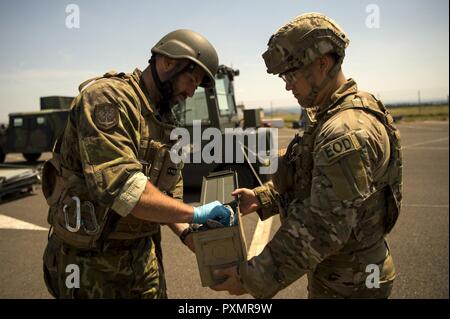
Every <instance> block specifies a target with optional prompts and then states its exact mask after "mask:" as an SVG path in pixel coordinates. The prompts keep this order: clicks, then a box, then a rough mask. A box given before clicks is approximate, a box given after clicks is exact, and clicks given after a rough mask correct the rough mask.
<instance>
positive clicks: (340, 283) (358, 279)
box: [308, 244, 396, 299]
mask: <svg viewBox="0 0 450 319" xmlns="http://www.w3.org/2000/svg"><path fill="white" fill-rule="evenodd" d="M386 245H387V244H386ZM386 248H388V247H387V246H386ZM381 253H383V250H381ZM385 254H386V255H385V257H383V260H381V261H380V262H377V263H375V264H376V265H377V266H378V269H379V270H380V274H379V280H378V287H372V288H369V287H367V284H366V279H367V277H368V273H366V272H365V269H364V268H365V265H366V263H363V264H362V266H361V265H360V264H359V263H358V262H357V263H354V264H353V267H348V268H343V267H339V265H336V264H334V265H333V266H334V267H330V266H331V265H330V264H329V265H322V264H320V265H319V266H318V267H317V268H316V270H315V271H314V272H313V273H308V298H310V299H344V298H351V299H387V298H389V296H390V295H391V291H392V288H393V286H394V279H395V272H396V271H395V266H394V263H393V260H392V255H391V254H390V251H389V249H388V250H387V251H386V252H385ZM360 261H361V260H360ZM353 262H354V261H353ZM350 265H351V263H349V266H350Z"/></svg>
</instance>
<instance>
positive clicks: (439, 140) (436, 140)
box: [402, 137, 448, 149]
mask: <svg viewBox="0 0 450 319" xmlns="http://www.w3.org/2000/svg"><path fill="white" fill-rule="evenodd" d="M443 141H448V137H443V138H437V139H435V140H430V141H425V142H420V143H414V144H410V145H406V146H402V149H406V148H411V147H415V146H420V145H427V144H433V143H437V142H443Z"/></svg>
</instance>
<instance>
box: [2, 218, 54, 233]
mask: <svg viewBox="0 0 450 319" xmlns="http://www.w3.org/2000/svg"><path fill="white" fill-rule="evenodd" d="M0 229H21V230H43V231H48V228H45V227H41V226H38V225H35V224H31V223H27V222H24V221H22V220H19V219H15V218H12V217H9V216H6V215H2V214H0Z"/></svg>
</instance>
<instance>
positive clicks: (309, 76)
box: [303, 55, 344, 108]
mask: <svg viewBox="0 0 450 319" xmlns="http://www.w3.org/2000/svg"><path fill="white" fill-rule="evenodd" d="M343 61H344V56H343V55H342V56H340V57H339V60H338V61H337V62H336V64H335V65H334V66H333V67H332V68H331V70H330V71H329V72H328V74H327V76H326V77H325V78H324V79H323V80H322V82H320V84H319V85H314V84H313V81H312V74H311V72H310V71H309V69H307V70H306V71H305V73H304V77H305V80H306V81H307V82H308V83H309V85H310V86H311V92H310V93H309V95H308V96H307V97H306V101H305V103H304V104H305V105H304V106H303V107H304V108H311V107H313V106H314V105H313V103H314V101H315V100H316V98H317V95H318V94H319V92H320V91H322V90H323V88H324V87H325V86H326V85H327V84H328V82H330V81H331V80H332V79H333V78H334V77H335V76H336V74H337V73H338V72H339V70H340V69H341V65H342V62H343Z"/></svg>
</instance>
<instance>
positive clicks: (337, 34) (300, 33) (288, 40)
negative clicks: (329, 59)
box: [262, 13, 350, 107]
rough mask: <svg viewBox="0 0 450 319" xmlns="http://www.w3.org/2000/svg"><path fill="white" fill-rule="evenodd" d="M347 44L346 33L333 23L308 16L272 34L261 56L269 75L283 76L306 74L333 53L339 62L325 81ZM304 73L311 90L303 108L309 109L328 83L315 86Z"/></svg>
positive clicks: (320, 17) (309, 14)
mask: <svg viewBox="0 0 450 319" xmlns="http://www.w3.org/2000/svg"><path fill="white" fill-rule="evenodd" d="M349 42H350V41H349V39H348V37H347V35H346V34H345V32H344V31H343V30H342V28H341V27H340V26H339V25H338V24H337V23H336V22H334V21H333V20H332V19H330V18H328V17H326V16H324V15H323V14H320V13H307V14H303V15H300V16H298V17H296V18H295V19H293V20H292V21H290V22H289V23H287V24H286V25H284V26H283V27H282V28H280V29H279V30H278V31H277V32H276V33H275V34H273V35H272V36H271V38H270V40H269V43H268V46H269V47H268V49H267V51H266V52H264V53H263V55H262V56H263V59H264V61H265V63H266V66H267V72H268V73H271V74H281V75H282V74H285V73H287V72H291V71H294V70H297V69H304V70H305V67H307V66H308V65H310V64H311V63H312V62H313V61H314V60H315V59H317V58H319V57H322V56H324V55H325V54H327V53H334V54H336V55H337V57H338V59H337V61H336V65H335V66H334V67H333V68H332V69H331V70H330V72H329V73H328V77H327V79H331V78H333V77H334V76H335V75H336V73H337V72H338V71H339V69H340V67H341V64H342V61H343V60H344V56H345V49H346V48H347V46H348V44H349ZM304 73H305V78H306V80H307V81H309V82H310V84H311V87H312V92H311V93H310V95H309V97H308V99H307V100H308V103H305V104H306V105H304V107H310V106H312V105H311V103H313V101H314V99H315V97H316V96H317V94H318V92H319V91H320V90H321V89H322V88H323V87H324V86H325V84H326V82H327V81H326V80H324V81H323V82H322V83H321V84H320V85H319V86H314V85H312V83H311V81H310V79H309V77H310V76H309V75H308V72H307V70H305V72H304Z"/></svg>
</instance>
